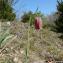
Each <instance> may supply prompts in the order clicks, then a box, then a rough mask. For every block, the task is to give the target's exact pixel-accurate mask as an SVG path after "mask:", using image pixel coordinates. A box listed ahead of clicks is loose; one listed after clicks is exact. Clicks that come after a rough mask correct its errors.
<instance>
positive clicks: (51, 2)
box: [13, 0, 57, 17]
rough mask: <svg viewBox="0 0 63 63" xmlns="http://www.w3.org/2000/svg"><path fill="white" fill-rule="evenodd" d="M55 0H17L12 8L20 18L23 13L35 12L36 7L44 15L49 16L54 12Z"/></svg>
mask: <svg viewBox="0 0 63 63" xmlns="http://www.w3.org/2000/svg"><path fill="white" fill-rule="evenodd" d="M56 5H57V0H18V2H17V3H16V4H15V6H13V8H14V9H15V12H16V15H17V17H19V16H21V15H22V14H23V12H25V11H29V10H31V11H33V12H35V11H36V9H37V7H38V9H39V11H41V12H42V13H43V14H44V15H49V14H51V13H53V12H55V11H56Z"/></svg>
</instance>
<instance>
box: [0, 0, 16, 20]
mask: <svg viewBox="0 0 63 63" xmlns="http://www.w3.org/2000/svg"><path fill="white" fill-rule="evenodd" d="M10 1H11V0H10ZM10 4H11V3H9V1H8V0H0V19H6V20H9V21H10V20H11V21H12V20H14V19H15V17H16V15H15V13H14V12H13V8H12V5H10Z"/></svg>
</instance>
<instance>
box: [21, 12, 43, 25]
mask: <svg viewBox="0 0 63 63" xmlns="http://www.w3.org/2000/svg"><path fill="white" fill-rule="evenodd" d="M36 16H40V17H41V18H42V19H43V18H44V16H43V15H42V13H41V12H40V11H36V12H35V13H33V12H32V11H29V12H27V13H26V12H25V13H24V14H23V16H22V17H21V21H22V22H23V23H27V22H28V23H30V25H33V24H34V20H35V17H36ZM30 17H31V20H30V22H29V19H30ZM43 20H44V19H43Z"/></svg>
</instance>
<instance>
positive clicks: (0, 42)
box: [0, 30, 13, 47]
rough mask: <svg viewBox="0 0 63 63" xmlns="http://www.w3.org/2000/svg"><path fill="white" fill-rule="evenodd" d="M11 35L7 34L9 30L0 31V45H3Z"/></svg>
mask: <svg viewBox="0 0 63 63" xmlns="http://www.w3.org/2000/svg"><path fill="white" fill-rule="evenodd" d="M12 36H13V35H10V34H9V30H6V31H5V32H1V33H0V47H3V46H4V45H5V44H6V43H7V42H8V41H7V40H8V39H10V38H12Z"/></svg>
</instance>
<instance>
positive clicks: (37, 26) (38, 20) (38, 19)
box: [35, 17, 42, 30]
mask: <svg viewBox="0 0 63 63" xmlns="http://www.w3.org/2000/svg"><path fill="white" fill-rule="evenodd" d="M41 28H42V20H41V17H35V29H36V30H39V29H41Z"/></svg>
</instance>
